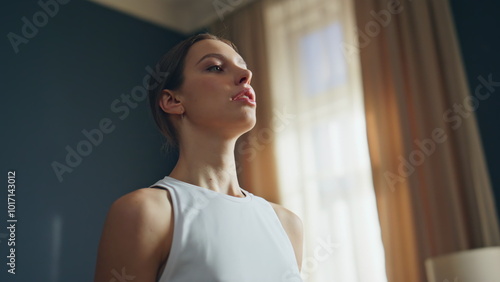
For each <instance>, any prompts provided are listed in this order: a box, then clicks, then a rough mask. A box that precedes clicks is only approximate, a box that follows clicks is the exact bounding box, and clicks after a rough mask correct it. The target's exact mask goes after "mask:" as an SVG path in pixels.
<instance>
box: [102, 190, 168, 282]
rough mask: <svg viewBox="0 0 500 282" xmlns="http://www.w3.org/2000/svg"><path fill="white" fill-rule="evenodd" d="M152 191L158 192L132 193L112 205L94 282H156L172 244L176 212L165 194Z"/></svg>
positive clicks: (137, 191)
mask: <svg viewBox="0 0 500 282" xmlns="http://www.w3.org/2000/svg"><path fill="white" fill-rule="evenodd" d="M152 190H156V189H139V190H136V191H133V192H131V193H128V194H126V195H124V196H122V197H121V198H119V199H118V200H116V201H115V202H114V203H113V204H112V205H111V208H110V210H109V212H108V215H107V217H106V222H105V224H104V228H103V232H102V235H101V241H100V243H99V249H98V254H97V262H96V271H95V277H94V281H95V282H110V281H132V280H133V281H144V282H154V281H156V277H157V274H158V269H159V268H160V266H161V265H162V263H163V262H165V260H166V258H167V256H168V253H169V251H170V245H171V243H172V231H173V219H172V214H173V212H172V208H171V203H170V201H169V200H170V199H169V200H167V199H166V197H165V191H163V190H157V191H152ZM161 192H163V194H161ZM162 196H163V197H162Z"/></svg>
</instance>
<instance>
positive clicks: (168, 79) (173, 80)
mask: <svg viewBox="0 0 500 282" xmlns="http://www.w3.org/2000/svg"><path fill="white" fill-rule="evenodd" d="M205 39H213V40H219V41H222V42H224V43H226V44H227V45H229V46H231V47H232V48H233V49H234V50H235V51H236V52H238V48H237V47H236V45H234V44H233V43H232V42H231V41H229V40H227V39H224V38H220V37H218V36H216V35H213V34H210V33H201V34H196V35H193V36H190V37H189V38H187V39H185V40H183V41H181V42H179V43H178V44H177V45H175V46H174V47H172V48H171V49H170V50H169V51H168V52H167V53H166V54H165V55H163V57H162V58H161V59H160V61H159V62H158V64H157V65H156V68H155V70H156V71H158V72H159V74H165V75H164V77H162V78H161V81H160V82H159V83H158V82H157V81H156V80H155V79H153V78H150V80H149V105H150V107H151V113H152V115H153V118H154V120H155V123H156V125H157V126H158V128H159V130H160V132H161V133H162V134H163V136H164V137H165V138H166V141H167V142H166V144H165V145H167V151H168V149H169V148H175V149H178V148H179V139H178V135H177V132H176V130H175V127H174V125H173V123H172V121H171V120H170V118H169V114H168V113H166V112H164V111H163V110H162V109H161V108H160V105H159V102H160V99H161V97H162V95H165V94H164V93H162V90H163V89H169V90H177V89H179V87H181V85H182V83H183V81H184V76H183V73H184V62H185V59H186V55H187V53H188V51H189V49H190V48H191V46H193V45H194V44H195V43H196V42H199V41H202V40H205Z"/></svg>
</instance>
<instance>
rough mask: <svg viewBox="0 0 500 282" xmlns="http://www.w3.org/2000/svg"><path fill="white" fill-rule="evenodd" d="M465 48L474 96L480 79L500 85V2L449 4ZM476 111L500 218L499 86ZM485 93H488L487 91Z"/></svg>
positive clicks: (463, 53)
mask: <svg viewBox="0 0 500 282" xmlns="http://www.w3.org/2000/svg"><path fill="white" fill-rule="evenodd" d="M450 4H451V7H452V10H453V15H454V17H455V24H456V28H457V32H458V37H459V41H460V47H461V49H462V55H463V58H464V63H465V67H466V71H467V76H468V81H469V85H470V88H471V89H470V90H471V93H474V91H475V88H476V86H477V85H478V84H479V82H478V77H479V76H482V77H484V78H488V76H489V75H491V76H492V80H493V81H495V82H497V85H498V83H500V53H499V51H500V35H499V28H500V17H499V16H498V11H500V2H498V1H496V0H482V1H465V0H453V1H450ZM493 89H494V92H492V94H491V96H490V97H489V98H487V99H485V100H483V101H482V102H481V103H480V105H479V107H478V108H477V110H476V115H477V120H478V123H479V130H480V132H481V138H482V142H483V146H484V152H485V154H486V160H487V163H488V168H489V172H490V176H491V181H492V185H493V192H494V194H495V201H496V205H497V212H498V216H499V218H500V147H499V144H500V131H499V129H500V126H499V123H500V86H496V87H493ZM482 93H485V92H484V90H483V92H482Z"/></svg>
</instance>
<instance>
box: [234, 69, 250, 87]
mask: <svg viewBox="0 0 500 282" xmlns="http://www.w3.org/2000/svg"><path fill="white" fill-rule="evenodd" d="M251 81H252V71H250V70H249V69H241V71H240V74H239V75H238V76H237V84H241V83H245V84H250V82H251Z"/></svg>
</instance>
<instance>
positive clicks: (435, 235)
mask: <svg viewBox="0 0 500 282" xmlns="http://www.w3.org/2000/svg"><path fill="white" fill-rule="evenodd" d="M354 2H355V7H356V17H357V27H358V32H359V44H358V45H357V46H354V47H353V46H350V47H352V49H351V51H352V50H355V52H356V53H358V52H359V55H360V59H361V66H362V76H363V86H364V97H365V100H364V101H365V111H366V123H367V131H368V141H369V142H368V143H369V148H370V157H371V162H372V171H373V180H374V186H375V192H376V197H377V207H378V211H379V218H380V224H381V228H382V238H383V242H384V249H385V251H386V269H387V276H388V279H389V281H394V282H399V281H426V278H425V269H424V260H425V259H426V258H428V257H432V256H437V255H441V254H446V253H451V252H455V251H461V250H466V249H472V248H479V247H486V246H495V245H500V232H499V226H498V219H497V216H496V211H495V209H496V207H495V204H494V202H493V194H492V190H491V184H490V181H489V175H488V170H487V167H486V163H485V158H484V152H483V149H482V145H481V140H480V136H479V132H478V126H477V122H476V118H475V114H474V111H475V109H477V107H480V106H481V103H486V102H487V101H486V100H485V99H481V97H479V96H478V97H476V96H477V93H473V94H475V96H471V93H470V92H469V85H468V83H467V80H466V76H465V71H464V67H463V62H462V59H461V55H460V50H459V47H458V41H457V36H456V33H455V30H454V25H453V18H452V16H451V13H450V8H449V4H448V2H447V1H442V0H439V1H430V0H427V1H400V2H398V1H382V0H369V1H361V0H355V1H354ZM391 3H392V4H391ZM397 3H399V4H397ZM488 75H489V74H482V76H483V77H487V76H488ZM472 83H477V84H479V83H480V81H475V82H472ZM474 89H475V87H474ZM450 279H451V278H450Z"/></svg>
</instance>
